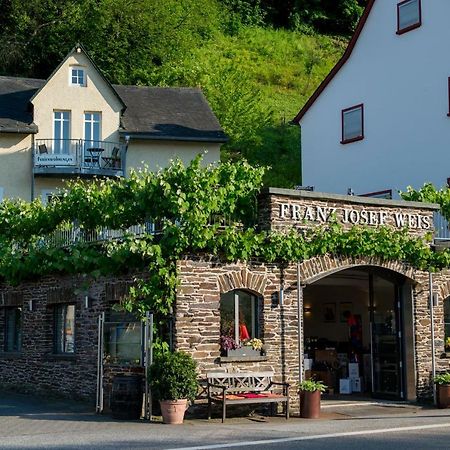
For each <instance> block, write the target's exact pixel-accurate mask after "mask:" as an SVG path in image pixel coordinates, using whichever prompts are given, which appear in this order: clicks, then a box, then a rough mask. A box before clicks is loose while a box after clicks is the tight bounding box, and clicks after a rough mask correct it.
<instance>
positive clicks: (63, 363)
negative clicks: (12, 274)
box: [0, 276, 131, 402]
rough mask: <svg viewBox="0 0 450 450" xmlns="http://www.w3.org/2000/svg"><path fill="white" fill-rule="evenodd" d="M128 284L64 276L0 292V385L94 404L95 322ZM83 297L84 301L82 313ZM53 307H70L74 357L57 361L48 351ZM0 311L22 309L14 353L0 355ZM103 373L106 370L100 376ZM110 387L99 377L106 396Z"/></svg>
mask: <svg viewBox="0 0 450 450" xmlns="http://www.w3.org/2000/svg"><path fill="white" fill-rule="evenodd" d="M130 282H131V278H130V277H121V278H102V279H99V280H87V279H86V278H84V277H69V276H67V277H45V278H42V279H41V280H39V281H36V282H28V283H23V284H21V285H20V286H18V287H16V288H11V287H7V286H2V287H0V296H1V299H2V301H1V302H0V385H3V386H11V387H14V388H17V389H22V390H26V391H32V392H42V393H44V394H46V393H52V392H53V393H56V394H58V395H63V396H66V397H72V398H82V399H88V400H90V401H92V402H94V400H95V394H96V386H97V350H98V345H97V344H98V316H99V315H100V313H102V312H105V311H109V310H110V308H111V305H112V303H114V302H117V301H119V300H120V298H119V297H120V295H122V294H123V292H122V291H123V290H124V289H123V288H124V287H125V288H126V286H128V285H129V284H130ZM86 286H88V287H86ZM119 288H120V289H119ZM121 292H122V294H121ZM116 294H117V295H116ZM86 296H88V298H89V306H88V307H87V308H86V306H85V297H86ZM30 302H31V305H32V306H31V309H30ZM58 303H72V304H75V353H74V354H62V355H61V354H54V351H53V306H54V305H55V304H58ZM2 306H3V307H8V306H22V314H23V316H22V322H23V326H22V330H23V331H22V350H21V351H20V352H19V353H6V352H3V349H4V331H5V314H4V308H3V307H2ZM124 369H125V370H127V368H126V367H125V368H124ZM117 370H118V369H117V367H116V368H115V371H117ZM108 373H109V372H108V368H107V367H106V368H105V374H108ZM110 381H111V380H110V379H109V378H108V377H105V389H106V392H108V390H109V384H110Z"/></svg>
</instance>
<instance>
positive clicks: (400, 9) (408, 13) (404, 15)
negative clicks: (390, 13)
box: [397, 0, 422, 34]
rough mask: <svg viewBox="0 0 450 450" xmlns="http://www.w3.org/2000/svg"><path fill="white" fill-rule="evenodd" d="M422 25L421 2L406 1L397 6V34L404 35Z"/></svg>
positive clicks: (416, 0)
mask: <svg viewBox="0 0 450 450" xmlns="http://www.w3.org/2000/svg"><path fill="white" fill-rule="evenodd" d="M421 24H422V7H421V4H420V0H405V1H403V2H400V3H398V4H397V34H403V33H406V32H407V31H410V30H413V29H414V28H418V27H420V25H421Z"/></svg>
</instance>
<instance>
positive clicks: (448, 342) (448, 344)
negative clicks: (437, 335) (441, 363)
mask: <svg viewBox="0 0 450 450" xmlns="http://www.w3.org/2000/svg"><path fill="white" fill-rule="evenodd" d="M444 347H445V352H446V353H450V337H447V338H445V342H444Z"/></svg>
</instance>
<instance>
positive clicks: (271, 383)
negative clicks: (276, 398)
mask: <svg viewBox="0 0 450 450" xmlns="http://www.w3.org/2000/svg"><path fill="white" fill-rule="evenodd" d="M271 386H283V394H284V395H286V396H288V395H289V387H290V386H291V385H290V384H289V383H277V382H275V381H271V382H270V384H269V386H268V387H267V389H270V387H271Z"/></svg>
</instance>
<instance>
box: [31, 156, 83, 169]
mask: <svg viewBox="0 0 450 450" xmlns="http://www.w3.org/2000/svg"><path fill="white" fill-rule="evenodd" d="M34 161H35V165H36V166H74V165H75V164H76V159H75V155H69V154H43V155H36V157H35V159H34Z"/></svg>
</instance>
